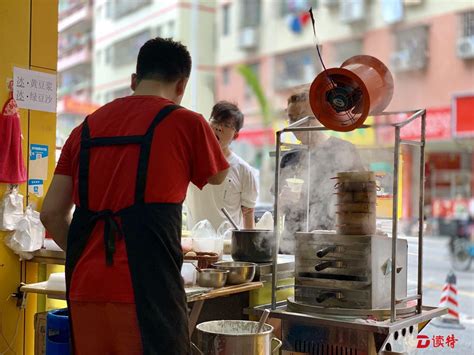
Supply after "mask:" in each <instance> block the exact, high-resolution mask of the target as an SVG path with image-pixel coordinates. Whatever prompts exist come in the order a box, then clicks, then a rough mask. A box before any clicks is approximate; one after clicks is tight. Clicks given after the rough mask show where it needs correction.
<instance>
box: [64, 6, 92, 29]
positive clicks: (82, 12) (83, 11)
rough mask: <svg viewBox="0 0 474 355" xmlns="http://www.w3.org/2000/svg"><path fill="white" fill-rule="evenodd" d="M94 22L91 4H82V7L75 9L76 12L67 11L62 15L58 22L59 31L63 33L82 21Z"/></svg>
mask: <svg viewBox="0 0 474 355" xmlns="http://www.w3.org/2000/svg"><path fill="white" fill-rule="evenodd" d="M91 20H92V9H91V6H90V5H89V4H87V3H86V4H82V5H81V6H80V7H77V8H74V11H67V12H65V13H64V14H63V15H62V16H61V15H60V18H59V22H58V31H59V32H62V31H64V30H66V29H68V28H70V27H71V26H73V25H75V24H77V23H79V22H81V21H91Z"/></svg>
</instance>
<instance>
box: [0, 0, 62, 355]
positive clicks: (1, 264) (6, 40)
mask: <svg viewBox="0 0 474 355" xmlns="http://www.w3.org/2000/svg"><path fill="white" fill-rule="evenodd" d="M0 14H1V17H2V20H1V21H0V48H1V55H0V102H1V104H2V105H3V103H4V102H5V100H6V99H7V95H8V91H7V86H6V80H7V79H9V78H13V67H15V66H16V67H21V68H24V69H31V70H36V71H42V72H47V73H52V74H55V73H56V64H57V41H58V36H57V34H58V31H57V28H58V2H57V0H15V1H6V0H1V1H0ZM20 116H21V128H22V133H23V137H24V139H23V155H24V158H25V162H28V160H27V159H28V156H29V154H28V152H29V145H30V144H44V145H47V146H48V148H49V159H48V162H49V164H48V179H47V180H46V181H45V182H44V188H45V191H46V189H47V187H48V186H49V184H50V182H51V178H52V174H53V169H54V165H55V140H56V114H54V113H46V112H39V111H33V110H23V109H22V110H20ZM0 144H1V142H0ZM27 166H28V164H27ZM5 189H6V185H5V184H0V196H2V197H3V194H4V192H5ZM20 192H21V194H22V195H23V196H25V200H24V205H25V206H26V205H27V204H28V203H29V202H35V203H36V204H37V208H38V209H39V208H41V203H42V198H35V197H28V196H27V187H26V184H22V185H21V187H20ZM5 235H6V234H5V233H3V232H0V320H1V323H0V331H1V332H2V333H3V335H4V336H5V338H6V339H7V340H8V341H9V342H11V341H12V340H13V336H14V335H15V333H16V339H15V341H14V342H13V344H12V348H13V350H14V351H15V352H16V354H33V352H34V341H33V340H34V329H33V315H34V313H35V312H36V296H34V295H29V296H28V302H27V308H26V310H25V311H24V312H22V311H20V310H19V309H18V308H17V307H16V303H15V300H14V299H9V300H7V298H8V296H9V295H10V294H11V293H13V292H15V291H16V289H17V287H18V286H19V284H20V282H35V281H36V280H37V273H38V267H37V266H36V265H35V264H33V263H26V262H20V261H19V259H18V256H17V255H15V254H14V253H13V252H12V251H11V250H10V249H8V248H7V247H6V246H5V245H4V243H3V239H4V237H5ZM17 328H18V330H16V329H17ZM6 348H7V344H6V343H5V341H4V339H3V337H0V352H3V351H5V350H6Z"/></svg>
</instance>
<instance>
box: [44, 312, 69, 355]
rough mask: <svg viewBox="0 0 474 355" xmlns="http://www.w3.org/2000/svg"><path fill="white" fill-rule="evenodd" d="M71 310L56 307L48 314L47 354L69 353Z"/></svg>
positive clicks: (60, 354) (65, 354) (63, 354)
mask: <svg viewBox="0 0 474 355" xmlns="http://www.w3.org/2000/svg"><path fill="white" fill-rule="evenodd" d="M69 354H70V351H69V312H68V309H67V308H63V309H55V310H52V311H50V312H48V315H47V316H46V355H69Z"/></svg>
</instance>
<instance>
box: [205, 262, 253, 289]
mask: <svg viewBox="0 0 474 355" xmlns="http://www.w3.org/2000/svg"><path fill="white" fill-rule="evenodd" d="M212 266H214V267H215V268H216V269H219V270H228V271H229V274H228V275H227V284H229V285H238V284H243V283H246V282H250V281H252V280H253V278H254V277H255V272H256V270H257V264H255V263H249V262H235V261H219V262H217V263H214V264H212Z"/></svg>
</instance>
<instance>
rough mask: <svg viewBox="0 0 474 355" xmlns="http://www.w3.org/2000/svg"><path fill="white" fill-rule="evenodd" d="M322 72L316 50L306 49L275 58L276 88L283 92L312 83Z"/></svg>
mask: <svg viewBox="0 0 474 355" xmlns="http://www.w3.org/2000/svg"><path fill="white" fill-rule="evenodd" d="M320 71H321V65H320V63H319V60H317V58H316V53H315V49H313V48H310V49H305V50H300V51H296V52H291V53H287V54H283V55H279V56H277V57H276V58H275V88H276V89H277V90H283V89H288V88H292V87H295V86H299V85H303V84H308V83H311V82H312V81H313V80H314V78H315V77H316V75H317V74H318V73H319V72H320Z"/></svg>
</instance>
